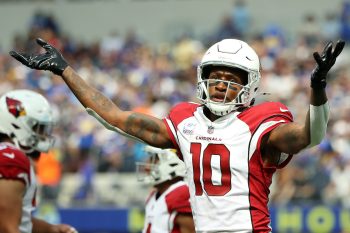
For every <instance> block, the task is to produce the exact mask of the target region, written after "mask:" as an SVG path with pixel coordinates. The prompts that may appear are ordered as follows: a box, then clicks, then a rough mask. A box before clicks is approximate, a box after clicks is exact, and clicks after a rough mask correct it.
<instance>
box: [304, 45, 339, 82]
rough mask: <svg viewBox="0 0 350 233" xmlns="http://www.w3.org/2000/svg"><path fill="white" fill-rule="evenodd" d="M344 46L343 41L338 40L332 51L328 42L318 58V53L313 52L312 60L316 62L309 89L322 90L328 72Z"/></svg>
mask: <svg viewBox="0 0 350 233" xmlns="http://www.w3.org/2000/svg"><path fill="white" fill-rule="evenodd" d="M344 45H345V41H342V40H338V41H337V44H336V45H335V48H334V50H333V51H332V47H333V42H328V44H327V45H326V47H324V49H323V52H322V54H321V56H320V54H319V53H318V52H314V54H313V55H314V58H315V60H316V63H317V65H316V67H315V69H314V70H313V71H312V73H311V87H312V88H314V89H322V88H325V87H326V85H327V80H326V76H327V73H328V71H329V70H330V69H331V68H332V66H333V65H334V63H335V60H336V59H337V57H338V55H339V54H340V53H341V51H342V50H343V48H344Z"/></svg>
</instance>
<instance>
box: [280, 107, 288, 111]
mask: <svg viewBox="0 0 350 233" xmlns="http://www.w3.org/2000/svg"><path fill="white" fill-rule="evenodd" d="M280 111H281V112H289V110H288V109H285V108H281V107H280Z"/></svg>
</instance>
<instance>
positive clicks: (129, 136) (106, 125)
mask: <svg viewBox="0 0 350 233" xmlns="http://www.w3.org/2000/svg"><path fill="white" fill-rule="evenodd" d="M86 111H87V112H88V113H89V115H91V116H93V117H95V118H96V119H97V120H98V121H99V122H100V123H101V124H102V125H103V126H104V127H105V128H107V129H109V130H112V131H115V132H117V133H119V134H121V135H123V136H125V137H127V138H131V139H133V140H136V141H139V142H142V143H145V142H144V141H142V140H141V139H139V138H137V137H134V136H132V135H130V134H127V133H125V132H124V131H123V130H121V129H119V128H117V127H115V126H113V125H111V124H109V123H108V122H107V121H105V120H104V119H103V118H102V117H101V116H100V115H98V114H97V113H96V112H95V111H94V110H92V109H91V108H86Z"/></svg>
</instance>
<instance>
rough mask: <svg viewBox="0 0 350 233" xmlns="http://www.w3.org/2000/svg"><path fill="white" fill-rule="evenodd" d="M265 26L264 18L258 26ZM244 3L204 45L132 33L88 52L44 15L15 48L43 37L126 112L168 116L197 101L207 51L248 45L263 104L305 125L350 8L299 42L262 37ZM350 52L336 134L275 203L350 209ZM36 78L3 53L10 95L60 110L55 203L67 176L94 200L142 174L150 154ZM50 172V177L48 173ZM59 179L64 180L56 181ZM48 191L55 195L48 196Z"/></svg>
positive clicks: (52, 182) (3, 77)
mask: <svg viewBox="0 0 350 233" xmlns="http://www.w3.org/2000/svg"><path fill="white" fill-rule="evenodd" d="M255 20H258V19H255ZM252 23H254V20H253V19H252V16H251V15H250V14H249V11H248V10H247V8H246V7H245V3H244V2H243V1H236V2H235V5H234V6H233V8H232V12H231V14H227V15H226V16H224V17H223V19H222V23H221V24H220V25H218V27H217V29H215V30H211V31H208V33H207V35H204V36H202V37H201V38H195V37H194V36H191V34H190V33H188V34H186V35H181V36H179V37H178V38H174V40H173V41H167V42H163V43H159V44H157V45H150V44H148V43H147V41H145V40H143V38H141V37H140V36H138V34H137V32H135V31H132V30H130V31H129V32H128V33H126V34H120V33H118V31H115V32H111V33H110V35H106V36H104V37H103V38H102V39H101V40H99V41H96V42H94V43H89V44H84V43H82V42H80V41H77V40H75V39H73V38H71V37H70V36H69V35H65V34H64V33H62V28H61V27H62V26H63V25H59V24H58V22H57V21H56V20H55V18H54V16H52V15H50V14H46V13H44V12H38V13H37V14H35V15H34V16H33V18H32V21H31V22H30V26H29V27H28V31H27V32H26V33H24V34H20V35H15V36H14V38H13V49H14V50H16V51H27V52H33V53H35V52H39V49H40V47H39V46H37V45H36V44H35V38H37V37H41V38H43V39H45V40H46V41H48V42H49V43H50V44H52V45H54V46H55V47H56V48H58V49H59V50H60V51H61V52H62V53H63V54H64V57H65V58H66V60H67V61H68V62H69V64H70V65H71V66H72V67H74V68H75V69H76V70H77V71H78V73H79V74H80V75H81V76H82V77H83V78H85V79H86V81H88V82H89V83H90V84H91V85H92V86H94V87H96V88H97V89H99V90H100V91H101V92H103V93H104V94H105V95H106V96H108V97H109V98H111V99H112V100H113V101H114V102H115V103H116V104H118V105H119V106H121V108H122V109H124V110H134V111H139V112H143V113H145V114H151V115H154V116H157V117H164V116H165V115H166V114H167V112H168V110H169V108H170V107H171V106H173V105H175V104H177V103H179V102H181V101H193V102H196V101H197V100H196V81H197V77H196V67H197V65H198V63H199V61H200V59H201V56H202V55H203V52H204V51H205V50H206V48H207V47H208V46H209V45H211V44H213V43H214V42H216V41H218V40H220V39H223V38H239V39H242V40H245V41H247V42H248V43H249V44H250V45H251V46H252V47H253V48H254V49H255V50H256V51H257V53H258V55H259V56H260V58H261V65H262V83H261V88H260V92H261V95H259V97H258V98H257V101H256V102H257V103H259V102H261V101H281V102H282V103H284V104H286V105H287V106H288V107H289V108H290V110H291V111H292V113H293V115H294V117H295V121H297V122H301V121H303V119H304V118H305V114H306V112H307V109H308V94H309V91H310V87H309V85H310V84H309V79H310V73H311V71H312V69H313V67H314V65H315V62H314V60H313V57H312V53H313V51H320V50H322V48H323V46H324V45H325V43H326V42H327V41H329V40H337V39H338V38H343V39H344V40H346V41H347V42H350V3H347V2H344V5H343V6H342V8H341V10H340V12H330V13H329V14H328V15H327V16H326V18H325V19H317V18H316V17H315V16H314V15H312V14H310V15H306V16H305V19H304V22H303V25H301V26H300V31H299V32H298V34H297V35H294V36H293V39H290V38H292V37H291V36H290V35H288V34H286V33H285V30H284V29H283V28H281V27H279V26H278V25H277V24H270V25H266V27H265V28H263V29H261V31H259V32H251V31H249V28H250V25H251V24H252ZM349 55H350V54H349V45H347V47H346V48H345V51H344V53H343V54H342V55H341V56H340V57H339V59H338V61H337V64H336V65H335V67H334V68H333V69H332V71H331V73H330V77H329V84H328V86H327V93H328V95H329V101H330V105H331V119H330V123H329V127H328V135H327V137H326V138H325V139H324V141H323V142H322V143H321V145H319V146H317V147H314V148H311V149H308V150H305V151H302V152H301V153H300V154H298V155H297V156H295V157H294V159H292V161H291V163H290V164H289V165H288V166H287V167H286V168H285V169H282V170H280V171H279V172H278V174H277V175H276V176H275V182H274V184H273V187H272V192H271V196H270V197H271V203H272V204H286V203H291V202H294V203H304V204H305V203H327V204H335V205H337V204H339V205H343V206H348V207H350V182H349V179H350V95H349V93H350V57H349ZM52 76H53V75H52V74H51V73H49V72H41V71H35V70H30V69H28V68H26V67H24V66H22V65H20V64H19V63H18V62H17V61H15V60H14V59H12V58H10V56H9V55H8V51H0V94H2V93H4V92H6V91H8V90H11V89H18V88H29V89H32V90H35V91H38V92H40V93H43V94H44V95H45V96H46V97H47V98H48V99H49V100H50V102H51V103H53V104H54V106H55V116H56V117H57V126H56V128H55V136H56V143H55V148H54V150H52V151H50V153H49V154H48V155H47V156H45V157H43V159H42V160H41V161H40V162H39V163H38V166H37V169H38V172H39V173H40V175H39V179H41V180H40V181H41V182H42V184H44V189H43V192H44V194H45V196H46V197H48V198H56V197H57V193H58V192H57V189H56V188H59V182H60V177H62V175H64V174H66V173H79V174H81V175H82V177H83V181H84V182H83V183H82V184H81V187H80V188H79V189H78V190H77V192H76V194H75V196H74V198H76V199H79V200H81V199H84V198H86V197H87V196H88V195H89V192H91V189H92V180H93V177H94V174H95V173H97V172H102V173H105V172H110V173H111V172H115V173H121V172H134V171H135V161H141V160H143V159H144V153H143V145H142V144H139V143H137V142H134V141H131V140H129V139H127V138H125V137H123V136H120V135H118V134H117V133H115V132H112V131H108V130H107V129H105V128H103V127H102V126H101V125H100V124H99V123H98V122H97V121H96V120H95V119H94V118H93V117H91V116H89V115H88V114H87V113H86V111H85V109H84V108H83V107H82V106H81V104H80V103H79V102H78V101H77V99H76V98H75V97H74V95H72V93H71V92H70V91H69V89H68V87H67V86H66V85H65V84H64V82H63V81H62V80H61V79H60V78H59V77H52ZM48 168H50V169H48ZM53 171H54V172H53ZM45 187H47V189H45Z"/></svg>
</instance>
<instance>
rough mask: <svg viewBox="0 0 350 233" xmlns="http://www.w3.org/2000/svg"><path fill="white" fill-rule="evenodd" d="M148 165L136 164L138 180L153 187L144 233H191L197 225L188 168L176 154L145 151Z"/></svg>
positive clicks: (146, 208) (146, 149) (159, 150)
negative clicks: (188, 182) (191, 198)
mask: <svg viewBox="0 0 350 233" xmlns="http://www.w3.org/2000/svg"><path fill="white" fill-rule="evenodd" d="M145 152H146V153H147V155H148V160H147V162H137V163H136V168H137V173H136V174H137V177H138V180H139V181H141V182H143V183H146V184H150V185H153V187H154V189H153V190H152V191H151V193H150V195H149V197H148V198H147V200H146V206H145V224H144V228H143V231H142V232H143V233H175V232H176V233H177V232H181V233H191V232H194V223H193V217H192V211H191V206H190V193H189V189H188V185H187V184H186V183H185V182H184V176H185V172H186V170H185V164H184V163H183V162H182V161H181V160H180V159H179V158H178V157H177V155H176V152H175V150H172V149H159V148H155V147H151V146H146V147H145Z"/></svg>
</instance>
